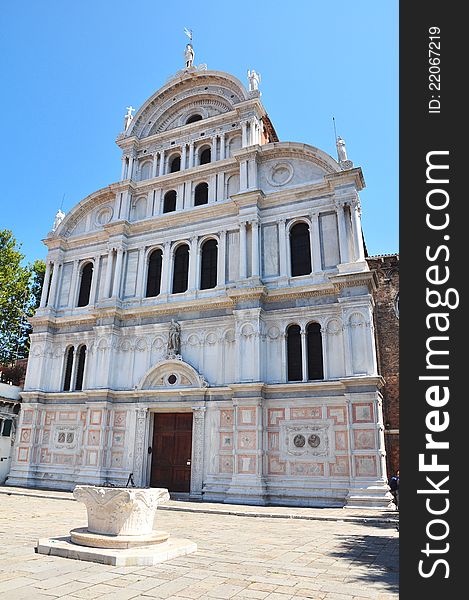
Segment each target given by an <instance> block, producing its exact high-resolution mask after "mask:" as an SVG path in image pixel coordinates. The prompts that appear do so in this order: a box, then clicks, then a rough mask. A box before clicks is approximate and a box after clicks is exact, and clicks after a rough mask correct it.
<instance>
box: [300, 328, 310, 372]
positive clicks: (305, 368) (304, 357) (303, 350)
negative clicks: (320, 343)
mask: <svg viewBox="0 0 469 600" xmlns="http://www.w3.org/2000/svg"><path fill="white" fill-rule="evenodd" d="M306 342H307V339H306V330H305V328H304V326H302V327H301V369H302V372H303V378H302V381H308V348H307V343H306Z"/></svg>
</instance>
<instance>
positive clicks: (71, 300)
mask: <svg viewBox="0 0 469 600" xmlns="http://www.w3.org/2000/svg"><path fill="white" fill-rule="evenodd" d="M79 265H80V261H79V260H74V261H73V270H72V280H71V282H70V291H69V294H68V303H67V304H68V306H75V302H76V298H77V287H78V270H79V269H78V267H79Z"/></svg>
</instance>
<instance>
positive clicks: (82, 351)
mask: <svg viewBox="0 0 469 600" xmlns="http://www.w3.org/2000/svg"><path fill="white" fill-rule="evenodd" d="M85 358H86V346H80V347H79V348H78V351H77V361H78V362H77V375H76V379H75V390H82V389H83V375H84V374H85Z"/></svg>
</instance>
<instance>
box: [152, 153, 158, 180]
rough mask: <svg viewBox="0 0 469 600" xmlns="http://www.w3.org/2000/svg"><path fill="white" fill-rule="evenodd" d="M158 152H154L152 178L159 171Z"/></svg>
mask: <svg viewBox="0 0 469 600" xmlns="http://www.w3.org/2000/svg"><path fill="white" fill-rule="evenodd" d="M157 169H158V152H155V154H153V165H152V169H151V176H152V178H154V177H156V175H157V173H158V170H157Z"/></svg>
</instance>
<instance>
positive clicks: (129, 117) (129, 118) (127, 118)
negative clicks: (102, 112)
mask: <svg viewBox="0 0 469 600" xmlns="http://www.w3.org/2000/svg"><path fill="white" fill-rule="evenodd" d="M133 112H135V108H134V107H133V106H127V114H126V115H125V117H124V131H127V129H128V128H129V125H130V124H131V123H132V119H133V118H134V117H133V115H132V113H133Z"/></svg>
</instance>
